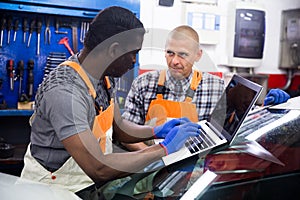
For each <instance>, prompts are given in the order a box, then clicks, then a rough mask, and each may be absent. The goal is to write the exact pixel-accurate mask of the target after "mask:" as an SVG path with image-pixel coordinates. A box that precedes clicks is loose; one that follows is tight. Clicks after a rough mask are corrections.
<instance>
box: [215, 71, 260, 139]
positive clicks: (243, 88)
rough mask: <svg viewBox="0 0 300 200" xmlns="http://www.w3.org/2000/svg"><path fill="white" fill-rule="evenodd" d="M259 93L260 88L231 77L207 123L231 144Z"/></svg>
mask: <svg viewBox="0 0 300 200" xmlns="http://www.w3.org/2000/svg"><path fill="white" fill-rule="evenodd" d="M261 91H262V86H260V85H258V84H256V83H254V82H252V81H250V80H248V79H246V78H243V77H241V76H239V75H236V74H235V75H233V77H232V78H231V80H230V82H229V83H228V85H227V86H226V89H225V91H224V93H223V95H222V96H221V98H220V100H219V101H218V103H217V105H216V107H215V108H214V110H213V112H212V114H211V116H210V119H209V122H210V123H211V124H212V125H213V127H215V128H216V129H218V131H219V132H220V133H222V135H223V136H224V137H225V138H226V139H227V141H229V142H231V140H232V139H233V137H234V136H235V134H236V133H237V131H238V130H239V128H240V126H241V125H242V123H243V121H244V119H245V117H246V116H247V114H248V112H249V111H250V109H251V108H252V106H253V104H254V103H255V102H256V100H257V99H258V97H259V95H260V93H261Z"/></svg>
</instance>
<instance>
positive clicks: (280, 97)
mask: <svg viewBox="0 0 300 200" xmlns="http://www.w3.org/2000/svg"><path fill="white" fill-rule="evenodd" d="M289 98H290V95H289V94H288V93H286V92H285V91H283V90H281V89H271V90H270V91H269V92H268V94H267V96H266V98H265V100H264V105H265V106H266V105H270V104H274V105H276V104H280V103H284V102H286V101H287V100H288V99H289Z"/></svg>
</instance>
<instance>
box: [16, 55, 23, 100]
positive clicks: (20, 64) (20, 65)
mask: <svg viewBox="0 0 300 200" xmlns="http://www.w3.org/2000/svg"><path fill="white" fill-rule="evenodd" d="M17 74H18V77H19V100H20V99H21V96H22V85H23V77H24V61H23V60H20V61H19V62H18V64H17Z"/></svg>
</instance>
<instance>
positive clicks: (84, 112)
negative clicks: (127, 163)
mask: <svg viewBox="0 0 300 200" xmlns="http://www.w3.org/2000/svg"><path fill="white" fill-rule="evenodd" d="M69 60H72V61H75V62H77V63H78V59H77V56H76V55H75V56H72V57H70V58H69ZM88 77H89V78H90V80H91V82H92V84H93V86H94V88H96V91H98V92H97V96H98V97H97V98H96V101H97V102H98V104H100V105H102V106H104V108H106V107H107V106H108V102H109V98H110V95H112V94H110V93H109V92H108V91H107V90H106V89H105V87H104V85H103V81H99V80H96V79H94V78H93V77H91V76H90V75H89V74H88ZM35 113H36V116H35V118H34V120H33V122H32V127H31V154H32V155H33V157H34V158H36V159H37V160H38V161H39V162H40V163H41V164H42V165H43V166H44V167H45V168H46V169H48V170H49V171H55V170H56V169H58V168H59V167H60V166H62V165H63V163H64V162H65V161H66V160H67V159H68V158H69V157H70V155H69V153H68V152H67V151H66V149H65V148H64V146H63V144H62V143H61V141H62V140H63V139H65V138H68V137H70V136H72V135H74V134H77V133H79V132H82V131H85V130H87V129H92V125H93V122H94V117H95V115H96V110H95V103H94V99H93V97H92V96H91V95H90V94H89V92H88V88H87V86H86V84H85V82H84V81H83V80H82V79H81V77H80V76H79V74H78V73H77V72H75V70H73V69H72V68H71V67H68V66H59V67H57V68H55V69H54V70H53V71H51V73H50V74H49V75H48V76H47V77H46V78H45V79H44V80H43V82H42V83H41V84H40V85H39V88H38V91H37V94H36V97H35Z"/></svg>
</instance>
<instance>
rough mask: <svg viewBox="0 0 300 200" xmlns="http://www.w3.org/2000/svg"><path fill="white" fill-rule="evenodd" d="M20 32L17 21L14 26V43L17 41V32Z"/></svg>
mask: <svg viewBox="0 0 300 200" xmlns="http://www.w3.org/2000/svg"><path fill="white" fill-rule="evenodd" d="M18 30H19V20H18V19H16V21H15V24H14V42H15V41H16V39H17V32H18Z"/></svg>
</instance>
